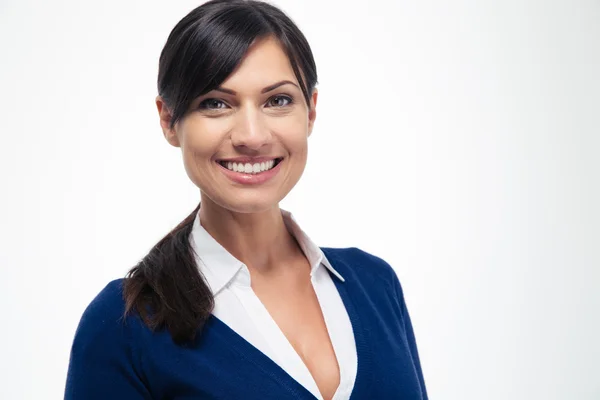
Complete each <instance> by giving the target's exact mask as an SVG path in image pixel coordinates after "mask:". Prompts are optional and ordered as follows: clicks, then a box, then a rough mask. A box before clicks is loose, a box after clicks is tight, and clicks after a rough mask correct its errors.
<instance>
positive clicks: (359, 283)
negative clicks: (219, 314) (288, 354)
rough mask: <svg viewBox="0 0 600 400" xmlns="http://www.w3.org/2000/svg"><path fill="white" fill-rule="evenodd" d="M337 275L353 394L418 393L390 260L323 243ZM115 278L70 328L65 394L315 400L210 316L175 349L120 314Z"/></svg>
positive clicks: (95, 398)
mask: <svg viewBox="0 0 600 400" xmlns="http://www.w3.org/2000/svg"><path fill="white" fill-rule="evenodd" d="M321 249H322V250H323V252H324V253H325V255H326V257H327V259H328V260H329V261H330V263H331V264H332V265H333V267H334V268H335V269H336V270H337V271H339V272H340V273H341V274H342V275H343V276H344V278H345V282H342V281H340V280H337V279H336V280H334V282H335V285H336V288H337V289H338V291H339V293H340V296H341V297H342V300H343V302H344V305H345V307H346V309H347V311H348V315H349V316H350V320H351V322H352V328H353V331H354V336H355V340H356V351H357V356H358V372H357V376H356V382H355V384H354V388H353V390H352V396H351V400H363V399H364V400H373V399H403V400H426V399H427V392H426V389H425V383H424V379H423V373H422V370H421V364H420V361H419V354H418V351H417V345H416V341H415V336H414V333H413V328H412V324H411V321H410V316H409V313H408V310H407V308H406V303H405V301H404V295H403V292H402V287H401V285H400V282H399V280H398V277H397V275H396V273H395V271H394V270H393V269H392V267H391V266H390V265H389V264H388V263H387V262H385V261H384V260H382V259H381V258H379V257H376V256H374V255H371V254H369V253H367V252H365V251H362V250H360V249H357V248H346V249H334V248H326V247H322V248H321ZM122 283H123V280H122V279H117V280H114V281H112V282H110V283H109V284H108V285H107V286H106V287H105V288H104V289H103V290H102V291H101V292H100V293H99V294H98V295H97V296H96V298H95V299H94V300H93V301H92V302H91V303H90V305H89V306H88V307H87V309H86V310H85V312H84V313H83V316H82V317H81V321H80V323H79V326H78V328H77V331H76V333H75V339H74V341H73V346H72V349H71V358H70V362H69V369H68V373H67V382H66V388H65V399H66V400H100V399H102V400H106V399H111V400H121V399H123V400H125V399H127V400H141V399H148V400H149V399H155V400H159V399H160V400H166V399H173V400H191V399H195V400H198V399H244V400H269V399H273V400H284V399H296V400H299V399H301V400H309V399H312V400H314V399H315V397H314V396H313V395H312V394H311V393H310V392H309V391H308V390H306V389H305V388H304V387H303V386H302V385H300V384H299V383H298V382H297V381H295V380H294V379H293V378H291V377H290V376H289V375H288V374H287V373H286V372H285V371H284V370H283V369H282V368H280V367H279V366H278V365H277V364H276V363H275V362H273V361H272V360H271V359H270V358H269V357H267V356H266V355H265V354H264V353H262V352H261V351H259V350H258V349H256V348H255V347H253V346H252V345H251V344H250V343H248V342H247V341H246V340H244V339H243V338H242V337H241V336H240V335H238V334H237V333H236V332H235V331H233V330H232V329H231V328H229V326H227V325H226V324H225V323H223V322H222V321H220V320H219V319H218V318H216V317H215V316H211V317H210V318H209V319H208V321H207V323H206V325H205V326H204V328H203V330H202V332H201V334H199V335H197V338H196V340H195V341H194V342H193V343H191V344H189V345H187V346H177V345H176V344H175V343H174V342H173V341H172V339H171V337H170V335H169V333H168V331H166V330H160V331H156V332H152V331H150V330H149V329H148V328H147V327H146V326H145V325H144V324H143V322H142V321H141V319H140V318H139V316H138V315H137V314H132V315H129V316H127V317H126V318H123V313H124V307H125V304H124V301H123V292H122Z"/></svg>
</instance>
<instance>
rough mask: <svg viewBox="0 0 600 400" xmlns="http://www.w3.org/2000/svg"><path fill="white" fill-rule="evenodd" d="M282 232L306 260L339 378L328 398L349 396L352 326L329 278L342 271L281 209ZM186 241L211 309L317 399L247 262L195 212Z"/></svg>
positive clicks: (353, 354) (314, 387)
mask: <svg viewBox="0 0 600 400" xmlns="http://www.w3.org/2000/svg"><path fill="white" fill-rule="evenodd" d="M280 211H281V218H282V220H283V223H284V224H285V227H286V229H287V231H288V232H289V233H290V234H291V235H292V237H294V239H295V240H296V242H297V243H298V245H299V247H300V249H301V251H302V252H303V254H304V256H305V258H306V260H307V261H308V264H309V268H307V269H306V270H305V271H304V272H305V274H306V275H308V276H307V278H309V279H310V285H311V286H312V290H313V291H314V293H315V295H316V296H317V300H318V305H319V307H320V312H321V313H322V315H323V320H324V322H325V324H326V329H327V334H328V336H329V339H330V341H331V345H332V348H333V351H334V353H335V359H336V361H337V365H338V368H339V382H338V384H337V387H336V389H335V392H334V395H333V397H332V398H331V400H349V399H350V395H351V393H352V388H353V387H354V381H355V379H356V370H357V367H358V360H357V355H356V345H355V339H354V334H353V332H354V330H353V329H352V324H351V321H350V318H349V316H348V313H347V311H346V307H345V305H344V303H343V301H342V299H341V297H340V294H339V291H338V289H337V288H336V286H335V284H334V281H336V280H339V281H341V282H344V278H343V276H341V275H340V273H339V272H338V271H337V270H336V269H335V268H334V267H333V266H332V265H331V264H330V263H329V261H328V260H327V257H325V255H324V253H323V251H322V250H321V249H320V248H319V247H318V246H317V245H316V243H314V242H313V241H312V240H311V238H310V237H309V236H308V235H307V233H306V232H304V230H303V229H301V227H300V225H299V224H298V221H297V220H296V218H295V217H294V216H293V215H292V213H291V212H289V211H286V210H283V209H281V210H280ZM190 244H191V246H192V249H193V250H194V255H195V258H196V264H197V266H198V269H199V270H200V273H201V274H202V275H203V276H204V277H205V279H206V283H207V284H208V286H209V288H210V289H211V291H212V295H213V298H214V308H213V310H212V314H213V315H214V316H215V317H216V318H218V319H219V320H221V321H222V322H224V323H225V324H226V325H227V326H228V327H229V328H231V329H232V330H233V331H235V332H236V333H237V334H238V335H240V336H242V337H243V338H244V339H246V341H248V342H249V343H250V344H252V345H253V346H254V347H256V348H257V349H258V350H260V351H261V352H262V353H264V354H265V355H267V356H268V357H269V358H271V359H272V360H273V361H275V363H277V365H279V366H280V367H281V368H282V369H283V370H284V371H285V372H287V373H288V374H289V375H290V376H291V377H292V378H294V380H296V381H298V383H300V384H301V385H302V386H304V387H305V388H306V389H307V390H309V391H310V392H311V393H312V394H313V395H314V396H315V397H316V398H317V399H318V400H323V394H322V393H321V392H320V388H319V387H318V385H317V382H316V380H315V377H314V376H313V375H312V372H311V371H310V370H309V368H308V365H307V364H306V363H305V361H304V360H303V359H302V358H301V357H300V355H299V354H298V352H297V350H296V349H295V348H294V347H293V346H292V344H291V343H290V341H289V339H288V337H287V336H286V335H285V334H284V332H283V331H282V330H281V328H280V326H279V325H278V323H277V321H275V320H274V319H273V316H272V314H271V313H270V311H269V310H268V309H267V307H266V305H265V304H264V303H263V302H262V301H261V299H260V298H259V296H258V295H257V294H256V292H255V291H254V289H253V286H252V277H251V275H250V271H249V269H248V267H247V266H246V265H245V264H244V263H243V262H242V261H240V260H239V259H237V258H236V257H234V255H233V254H231V253H230V252H229V251H228V250H227V249H226V248H225V247H223V246H222V245H221V244H220V243H219V242H218V241H217V240H216V239H215V238H214V237H213V236H212V235H211V234H210V233H209V232H208V231H207V230H206V229H205V228H204V226H203V225H202V223H201V221H200V213H197V214H196V218H195V219H194V223H193V225H192V231H191V233H190Z"/></svg>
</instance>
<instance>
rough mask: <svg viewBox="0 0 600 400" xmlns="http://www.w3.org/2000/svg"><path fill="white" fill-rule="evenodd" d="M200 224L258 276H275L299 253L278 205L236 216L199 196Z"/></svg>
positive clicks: (236, 214) (235, 213)
mask: <svg viewBox="0 0 600 400" xmlns="http://www.w3.org/2000/svg"><path fill="white" fill-rule="evenodd" d="M200 224H201V225H202V226H203V227H204V229H206V231H207V232H208V233H209V234H210V235H211V236H212V237H213V238H215V240H216V241H217V242H218V243H219V244H220V245H221V246H223V247H224V248H225V249H226V250H227V251H228V252H230V253H231V254H232V255H233V256H234V257H235V258H237V259H238V260H240V261H241V262H243V263H244V264H245V265H246V266H248V268H249V269H252V270H255V271H257V272H259V273H260V274H271V273H278V272H279V271H278V270H279V269H281V268H282V267H283V266H285V265H288V261H290V260H292V259H294V258H296V257H297V256H298V255H299V254H301V252H302V251H301V250H300V248H299V246H298V244H297V243H296V240H295V239H294V237H293V236H292V235H291V234H290V233H289V232H288V230H287V228H286V226H285V223H284V221H283V216H282V215H281V210H280V208H279V205H276V206H274V207H273V208H271V209H268V210H265V211H261V212H256V213H240V212H234V211H231V210H228V209H225V208H223V207H221V206H219V205H218V204H216V203H214V202H213V201H212V200H210V199H208V198H207V197H206V196H202V206H201V207H200Z"/></svg>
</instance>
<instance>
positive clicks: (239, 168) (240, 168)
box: [226, 160, 275, 174]
mask: <svg viewBox="0 0 600 400" xmlns="http://www.w3.org/2000/svg"><path fill="white" fill-rule="evenodd" d="M274 165H275V160H270V161H264V162H261V163H255V164H250V163H245V164H242V163H235V162H231V161H228V162H227V165H226V167H227V169H229V170H231V171H235V172H244V173H246V174H258V173H261V172H264V171H268V170H270V169H271V168H273V166H274Z"/></svg>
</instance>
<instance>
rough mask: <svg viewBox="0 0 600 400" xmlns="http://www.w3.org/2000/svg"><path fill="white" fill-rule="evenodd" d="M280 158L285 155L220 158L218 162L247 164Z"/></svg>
mask: <svg viewBox="0 0 600 400" xmlns="http://www.w3.org/2000/svg"><path fill="white" fill-rule="evenodd" d="M278 158H283V157H276V156H271V157H232V158H220V159H218V160H217V161H218V162H234V163H243V164H246V163H250V164H255V163H261V162H267V161H271V160H276V159H278Z"/></svg>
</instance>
